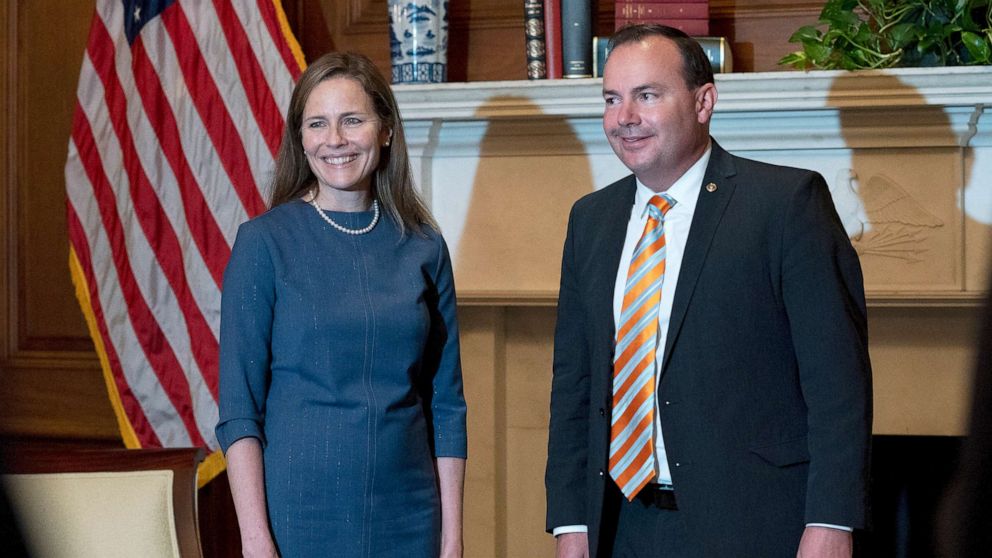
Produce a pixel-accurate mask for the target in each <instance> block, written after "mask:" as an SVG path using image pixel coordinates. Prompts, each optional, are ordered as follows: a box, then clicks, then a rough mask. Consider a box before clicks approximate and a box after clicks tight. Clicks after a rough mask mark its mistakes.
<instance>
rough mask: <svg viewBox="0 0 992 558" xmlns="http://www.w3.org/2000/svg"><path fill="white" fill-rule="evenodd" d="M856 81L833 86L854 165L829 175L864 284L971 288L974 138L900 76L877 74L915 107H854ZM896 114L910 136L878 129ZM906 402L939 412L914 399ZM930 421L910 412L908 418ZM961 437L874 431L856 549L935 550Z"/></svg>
mask: <svg viewBox="0 0 992 558" xmlns="http://www.w3.org/2000/svg"><path fill="white" fill-rule="evenodd" d="M857 80H858V77H857V76H854V75H848V74H845V75H842V76H841V77H839V78H837V79H836V80H835V81H834V84H833V87H832V88H831V93H830V97H829V99H828V105H829V106H833V107H836V108H838V109H839V114H840V126H841V133H842V136H843V138H844V141H845V143H846V145H847V147H848V148H850V149H851V163H850V167H849V168H843V169H840V170H838V171H837V174H836V176H834V177H830V176H828V177H826V178H827V179H828V181H829V182H830V184H831V194H832V196H833V199H834V204H835V206H836V207H837V212H838V214H839V216H840V218H841V220H842V222H843V223H844V227H845V230H846V231H847V233H848V235H849V236H850V237H851V241H852V243H853V245H854V247H855V249H856V250H857V252H858V255H859V257H860V258H861V265H862V268H863V269H864V273H865V283H866V288H867V289H872V288H873V287H874V288H875V289H883V290H886V291H893V290H894V291H899V290H905V291H907V292H929V291H932V290H947V291H960V290H963V289H965V288H966V279H965V277H962V276H961V273H960V262H961V258H962V257H963V252H962V251H963V250H964V245H965V239H964V238H963V237H962V234H963V231H964V228H963V226H962V223H961V219H962V217H961V215H963V214H965V212H962V211H961V209H962V208H961V207H960V206H959V201H960V200H961V199H962V195H961V194H962V192H963V190H964V189H966V185H968V184H969V178H970V167H969V163H968V161H970V158H969V157H968V156H967V151H966V148H964V147H962V145H964V144H966V143H967V139H968V138H966V137H958V136H957V133H956V132H955V130H954V128H953V126H952V122H951V119H950V117H949V116H948V115H947V114H946V113H945V112H944V110H943V109H941V108H939V107H926V106H925V105H926V100H925V99H924V97H923V96H922V95H921V94H920V93H919V92H918V91H917V90H916V89H915V88H913V87H911V86H908V85H906V84H905V83H903V82H902V81H901V80H900V79H899V78H898V77H895V76H887V77H883V78H880V79H879V83H880V84H881V85H880V87H878V90H879V91H880V92H884V93H885V95H886V96H898V97H899V98H901V99H904V102H905V105H906V108H909V107H912V110H906V109H902V108H858V109H853V108H848V107H847V106H846V104H845V103H846V93H847V92H849V91H851V90H857V88H858V87H859V86H858V84H857ZM893 121H898V122H899V124H900V126H899V130H907V132H906V136H905V137H895V138H893V137H880V136H879V133H880V130H891V129H892V128H891V127H890V124H891V122H893ZM885 389H886V385H885V384H880V383H879V382H876V397H875V398H876V401H880V400H882V401H884V400H885V399H886V398H887V395H886V394H885V393H884V392H883V390H885ZM889 398H891V397H889ZM903 406H905V407H910V408H912V409H916V411H917V412H922V413H931V412H940V411H935V410H934V409H926V408H922V407H918V406H916V405H914V404H912V403H911V402H905V403H903ZM953 411H954V412H957V411H956V410H953ZM945 412H946V410H945ZM878 418H879V417H878V416H876V419H878ZM925 420H927V419H926V418H924V417H915V418H908V419H906V423H907V424H909V423H919V422H920V421H925ZM877 422H878V421H877V420H876V423H877ZM959 445H960V439H959V438H958V437H953V436H875V437H874V450H873V462H872V487H873V488H872V491H873V492H872V524H873V529H872V531H871V532H868V533H859V538H858V541H857V542H858V544H857V552H856V553H855V556H861V557H864V556H872V557H876V556H877V557H881V556H885V557H888V556H893V557H916V556H919V557H923V556H934V555H936V550H937V548H936V541H935V536H934V533H935V518H936V510H937V507H938V503H939V502H940V500H941V498H942V497H943V494H944V493H945V491H946V489H947V487H948V485H949V481H950V476H951V473H952V471H953V470H954V467H955V464H956V462H957V454H958V448H959Z"/></svg>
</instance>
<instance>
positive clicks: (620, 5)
mask: <svg viewBox="0 0 992 558" xmlns="http://www.w3.org/2000/svg"><path fill="white" fill-rule="evenodd" d="M614 15H615V16H616V18H617V19H708V18H709V17H710V5H709V4H708V3H705V2H670V3H669V2H666V3H664V4H658V3H652V2H644V1H643V0H636V1H634V2H617V3H616V5H615V7H614Z"/></svg>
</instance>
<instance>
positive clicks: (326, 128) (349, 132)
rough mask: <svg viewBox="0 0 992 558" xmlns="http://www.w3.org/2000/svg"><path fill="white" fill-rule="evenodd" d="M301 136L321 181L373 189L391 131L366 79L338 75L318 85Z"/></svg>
mask: <svg viewBox="0 0 992 558" xmlns="http://www.w3.org/2000/svg"><path fill="white" fill-rule="evenodd" d="M300 137H301V140H302V142H303V152H304V153H305V154H306V157H307V162H308V163H309V164H310V169H311V170H312V171H313V174H314V175H315V176H316V177H317V181H318V182H319V183H320V185H321V186H326V187H328V188H332V189H334V190H346V191H362V190H364V191H370V190H371V189H372V174H373V173H374V172H375V170H376V168H377V167H378V166H379V150H380V149H381V148H382V147H383V146H384V145H385V144H386V143H387V142H388V141H389V130H387V129H385V128H383V127H382V124H381V122H380V121H379V118H378V117H377V116H376V113H375V109H374V108H373V106H372V99H371V98H370V97H369V96H368V94H366V93H365V90H363V89H362V86H361V84H359V83H358V82H357V81H356V80H354V79H351V78H348V77H333V78H331V79H328V80H324V81H322V82H321V83H320V84H318V85H317V87H315V88H314V90H313V92H312V93H311V94H310V97H309V98H308V99H307V102H306V105H305V106H304V108H303V127H302V129H301V130H300Z"/></svg>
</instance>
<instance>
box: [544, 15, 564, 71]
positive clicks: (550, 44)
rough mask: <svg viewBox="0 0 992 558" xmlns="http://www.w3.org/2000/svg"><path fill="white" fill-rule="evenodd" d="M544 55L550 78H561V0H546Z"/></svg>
mask: <svg viewBox="0 0 992 558" xmlns="http://www.w3.org/2000/svg"><path fill="white" fill-rule="evenodd" d="M544 56H545V65H546V67H547V77H548V79H561V0H544Z"/></svg>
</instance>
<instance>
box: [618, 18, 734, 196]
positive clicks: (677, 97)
mask: <svg viewBox="0 0 992 558" xmlns="http://www.w3.org/2000/svg"><path fill="white" fill-rule="evenodd" d="M603 98H604V100H605V101H606V107H605V110H604V112H603V130H604V131H605V132H606V136H607V138H608V139H609V142H610V145H611V146H612V147H613V151H614V152H616V154H617V157H620V160H621V161H623V164H624V165H626V166H627V168H629V169H630V170H631V171H633V172H634V174H635V175H637V178H639V179H640V180H641V182H643V183H644V184H645V185H646V186H648V187H649V188H652V189H654V190H656V191H663V190H667V189H668V187H669V186H671V185H672V183H673V182H674V181H675V180H677V179H678V178H679V177H680V176H682V174H683V173H685V171H686V170H688V169H689V167H691V166H692V164H693V163H695V162H696V160H698V159H699V157H700V156H701V155H702V154H703V152H704V151H705V150H706V146H707V145H708V141H709V132H708V129H709V119H710V115H711V114H712V113H713V105H714V104H715V103H716V88H715V87H714V86H713V84H706V85H703V86H700V87H697V88H695V89H689V87H688V86H687V85H686V83H685V79H684V78H683V77H682V55H681V54H680V53H679V51H678V48H677V47H676V46H675V43H673V42H672V41H670V40H668V39H666V38H664V37H649V38H647V39H645V40H643V41H639V42H636V43H627V44H623V45H620V46H618V47H617V48H616V49H614V50H613V51H612V52H611V53H610V57H609V58H608V59H607V62H606V68H605V70H604V72H603Z"/></svg>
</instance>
